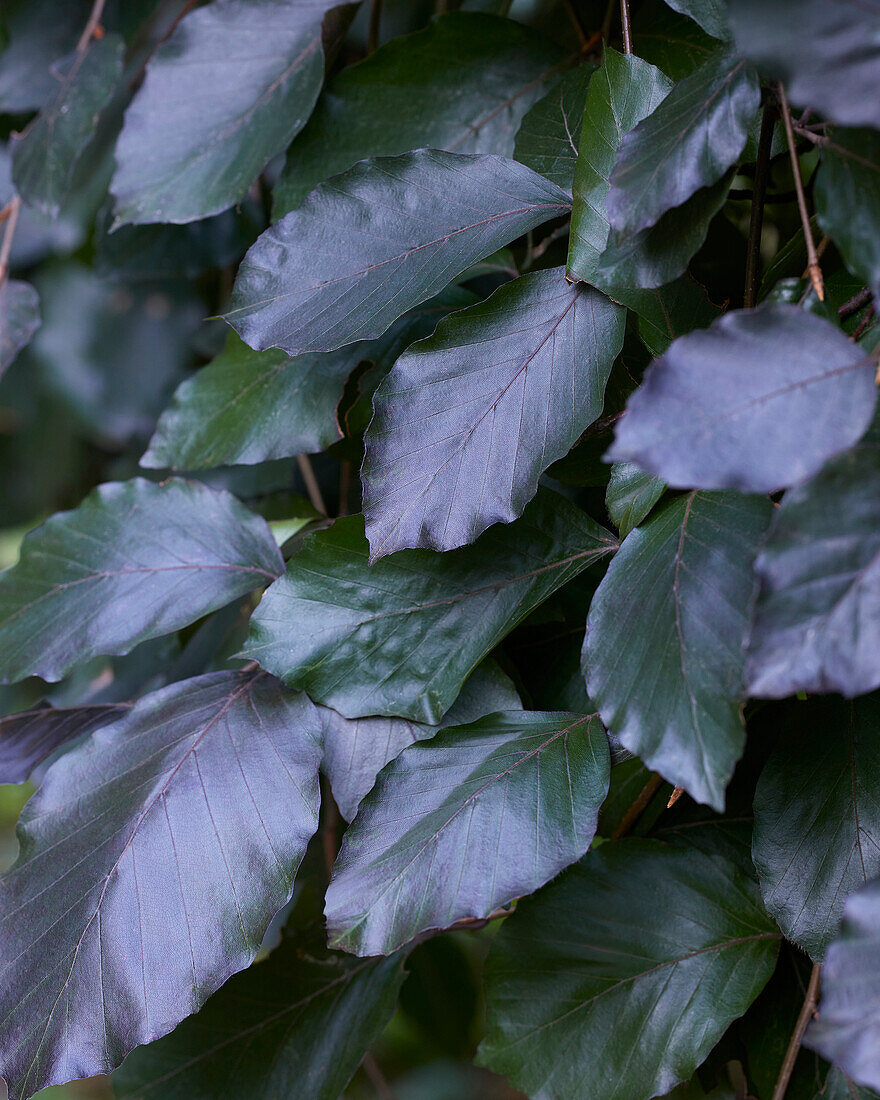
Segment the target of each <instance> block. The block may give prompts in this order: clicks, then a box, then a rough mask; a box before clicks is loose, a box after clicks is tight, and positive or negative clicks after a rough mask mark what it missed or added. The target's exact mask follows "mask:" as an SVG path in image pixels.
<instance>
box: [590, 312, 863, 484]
mask: <svg viewBox="0 0 880 1100" xmlns="http://www.w3.org/2000/svg"><path fill="white" fill-rule="evenodd" d="M875 402H876V387H875V385H874V368H873V366H872V365H871V363H870V361H869V360H868V359H867V358H866V357H865V354H864V352H863V351H862V350H860V349H859V348H858V347H857V346H856V345H855V344H853V343H852V342H851V341H849V340H847V338H846V337H845V336H844V335H843V333H842V332H840V331H839V330H838V329H836V328H835V327H834V326H833V325H831V324H829V323H828V322H827V321H825V320H823V319H822V318H820V317H815V316H813V315H810V314H806V313H805V311H804V310H802V309H798V308H797V307H796V306H791V305H775V304H771V305H766V306H762V307H760V308H759V309H754V310H741V311H737V312H733V313H727V314H725V315H724V316H723V317H720V318H719V319H718V320H717V321H716V322H715V323H714V324H713V325H712V326H711V328H709V329H707V330H705V331H702V332H693V333H691V334H690V335H688V336H683V337H681V338H680V339H679V340H676V341H675V343H674V344H672V345H671V347H670V348H669V350H668V351H667V352H666V353H665V354H664V355H663V356H662V357H661V358H660V359H658V360H657V361H656V362H655V363H654V364H653V365H652V366H651V368H650V369H649V370H648V372H647V374H646V375H645V380H644V382H643V383H642V385H641V387H640V388H639V389H638V390H637V391H636V392H635V394H633V396H632V397H631V398H630V400H629V403H628V405H627V410H626V415H625V416H624V417H623V419H622V420H621V421H620V422H619V424H618V426H617V433H616V436H615V441H614V445H613V446H612V447H611V450H610V451H609V452H608V456H607V457H608V458H609V459H612V460H614V461H615V462H635V463H637V464H638V465H639V466H641V467H642V469H643V470H646V471H648V472H649V473H652V474H656V475H657V476H658V477H661V478H663V480H664V481H666V482H667V484H669V485H673V486H676V487H680V488H690V487H696V488H701V489H742V490H745V491H754V492H769V491H771V490H774V489H779V488H782V487H783V486H786V485H793V484H795V483H796V482H798V481H801V480H803V479H804V478H805V477H809V476H810V475H811V474H813V473H815V472H816V471H817V470H818V469H819V468H820V466H821V465H822V463H823V462H825V460H826V459H828V458H829V457H830V456H831V455H834V454H836V453H837V452H839V451H842V450H845V449H846V448H847V447H851V446H852V445H853V444H854V443H855V442H856V441H857V440H858V439H859V438H860V437H861V436H862V435H863V434H864V432H865V430H866V429H867V427H868V425H869V423H870V421H871V416H872V413H873V409H874V404H875Z"/></svg>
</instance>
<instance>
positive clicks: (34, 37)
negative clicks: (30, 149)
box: [0, 0, 91, 114]
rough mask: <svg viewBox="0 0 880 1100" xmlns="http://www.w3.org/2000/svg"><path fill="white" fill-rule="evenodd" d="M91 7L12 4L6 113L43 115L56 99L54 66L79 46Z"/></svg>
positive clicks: (6, 16)
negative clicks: (53, 97)
mask: <svg viewBox="0 0 880 1100" xmlns="http://www.w3.org/2000/svg"><path fill="white" fill-rule="evenodd" d="M90 7H91V0H67V2H66V3H63V4H59V3H58V0H18V2H17V3H16V2H15V0H6V2H5V3H4V5H3V13H2V15H3V20H4V22H6V23H7V26H8V30H9V45H8V46H7V47H6V49H5V50H4V51H3V53H2V55H0V111H3V112H9V113H10V114H12V113H15V112H21V111H38V110H39V109H40V107H42V106H43V104H44V103H45V102H46V100H47V99H49V97H50V96H51V95H53V94H54V92H55V91H56V89H57V87H58V81H57V80H56V78H55V77H54V76H53V74H52V65H53V63H54V62H55V61H56V60H57V59H58V58H59V57H63V56H64V55H65V54H66V53H69V52H70V50H72V49H73V47H74V46H75V45H76V41H77V38H78V37H79V35H80V33H81V31H82V29H83V26H84V25H85V22H86V19H88V16H89V8H90ZM0 44H2V43H0Z"/></svg>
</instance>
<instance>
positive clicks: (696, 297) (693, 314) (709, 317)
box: [605, 275, 721, 356]
mask: <svg viewBox="0 0 880 1100" xmlns="http://www.w3.org/2000/svg"><path fill="white" fill-rule="evenodd" d="M605 293H606V294H607V295H608V297H609V298H611V299H612V300H613V301H615V302H619V303H620V304H621V305H622V306H626V307H627V309H631V310H632V311H633V312H634V313H635V314H636V315H637V316H638V319H639V336H640V337H641V340H642V343H643V344H644V345H645V347H646V348H647V349H648V351H649V352H650V353H651V354H652V355H654V356H659V355H662V354H663V352H664V351H666V349H667V348H668V347H669V345H670V344H671V343H672V341H673V340H675V339H677V338H678V337H679V336H684V334H685V333H687V332H692V331H693V330H694V329H695V328H706V327H707V326H708V325H710V324H711V323H712V322H713V321H714V320H715V318H716V317H717V316H718V314H719V313H720V312H721V311H720V310H719V308H718V307H717V306H716V305H715V304H714V303H713V302H711V301H710V300H709V296H708V294H707V293H706V291H705V290H704V288H703V287H702V286H700V284H699V283H698V282H697V281H696V280H695V279H692V278H691V277H690V276H689V275H683V276H681V278H679V279H676V280H675V282H672V283H667V284H666V285H665V286H658V287H654V288H652V289H648V290H640V289H638V288H637V287H632V286H616V287H607V288H605Z"/></svg>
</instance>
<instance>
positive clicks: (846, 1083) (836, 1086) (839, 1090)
mask: <svg viewBox="0 0 880 1100" xmlns="http://www.w3.org/2000/svg"><path fill="white" fill-rule="evenodd" d="M876 1098H877V1093H876V1092H873V1091H870V1090H868V1089H862V1088H859V1087H858V1086H857V1085H856V1084H855V1083H854V1082H853V1081H852V1080H851V1079H850V1078H849V1077H847V1075H846V1074H845V1073H844V1072H843V1070H840V1069H838V1068H837V1067H836V1066H832V1068H831V1069H830V1070H829V1071H828V1076H827V1077H826V1078H825V1082H824V1087H823V1089H822V1091H821V1093H818V1094H817V1095H816V1097H815V1098H814V1100H876Z"/></svg>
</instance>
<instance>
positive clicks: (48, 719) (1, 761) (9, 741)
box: [0, 703, 129, 783]
mask: <svg viewBox="0 0 880 1100" xmlns="http://www.w3.org/2000/svg"><path fill="white" fill-rule="evenodd" d="M128 708H129V704H128V703H98V704H94V705H92V706H88V705H86V706H81V707H53V706H50V705H49V704H48V703H41V704H40V705H39V706H37V707H33V708H32V709H31V710H22V711H16V713H15V714H8V715H7V716H6V717H5V718H0V783H24V781H25V780H26V779H27V778H28V777H29V776H30V774H31V772H33V770H34V768H35V767H36V766H37V765H38V764H42V762H43V761H44V760H45V759H46V758H47V757H49V756H51V755H52V753H53V752H55V750H56V749H59V748H60V747H61V746H62V745H65V744H67V743H68V742H69V741H73V740H74V739H75V738H77V737H82V736H84V735H85V734H87V733H91V731H92V730H94V729H100V727H101V726H107V725H110V723H111V722H113V721H115V720H116V719H117V718H119V717H120V715H122V714H124V713H125V712H126V711H127V710H128Z"/></svg>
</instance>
